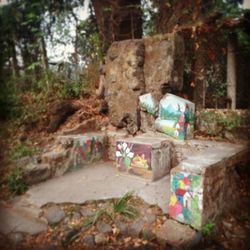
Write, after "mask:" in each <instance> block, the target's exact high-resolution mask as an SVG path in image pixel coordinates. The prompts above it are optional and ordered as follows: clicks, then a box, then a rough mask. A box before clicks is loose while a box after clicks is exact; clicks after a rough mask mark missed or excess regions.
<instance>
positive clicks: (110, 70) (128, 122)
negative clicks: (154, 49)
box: [105, 40, 144, 134]
mask: <svg viewBox="0 0 250 250" xmlns="http://www.w3.org/2000/svg"><path fill="white" fill-rule="evenodd" d="M143 64H144V42H143V40H126V41H121V42H114V43H113V44H112V45H111V46H110V48H109V50H108V52H107V56H106V66H105V69H106V72H105V73H106V85H105V100H106V101H107V103H108V108H109V119H110V122H111V123H112V124H113V125H114V126H116V127H126V128H127V129H128V131H129V132H130V133H131V134H135V133H136V131H137V130H138V129H139V122H138V121H139V117H138V111H139V108H138V98H139V96H140V95H141V94H142V93H143V91H144V75H143Z"/></svg>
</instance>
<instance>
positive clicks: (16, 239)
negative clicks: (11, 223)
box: [8, 232, 24, 244]
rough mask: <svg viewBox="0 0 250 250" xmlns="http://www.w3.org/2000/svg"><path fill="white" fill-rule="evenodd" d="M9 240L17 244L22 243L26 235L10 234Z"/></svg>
mask: <svg viewBox="0 0 250 250" xmlns="http://www.w3.org/2000/svg"><path fill="white" fill-rule="evenodd" d="M8 238H9V239H10V240H11V241H12V242H13V243H15V244H18V243H20V242H21V241H23V239H24V235H23V234H22V233H19V232H16V233H10V234H9V235H8Z"/></svg>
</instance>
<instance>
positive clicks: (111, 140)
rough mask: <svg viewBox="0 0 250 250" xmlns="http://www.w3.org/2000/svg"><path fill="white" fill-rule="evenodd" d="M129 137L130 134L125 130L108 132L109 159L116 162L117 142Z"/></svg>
mask: <svg viewBox="0 0 250 250" xmlns="http://www.w3.org/2000/svg"><path fill="white" fill-rule="evenodd" d="M128 136H129V134H128V132H127V131H125V130H117V131H109V130H108V131H107V140H108V155H107V156H108V159H109V160H112V161H115V152H116V141H117V140H123V139H125V138H127V137H128Z"/></svg>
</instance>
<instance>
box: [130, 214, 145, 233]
mask: <svg viewBox="0 0 250 250" xmlns="http://www.w3.org/2000/svg"><path fill="white" fill-rule="evenodd" d="M143 227H144V220H143V219H141V218H139V219H137V220H136V221H135V222H134V223H133V224H132V225H130V226H129V228H128V234H129V235H131V236H133V237H139V235H140V233H141V232H142V229H143Z"/></svg>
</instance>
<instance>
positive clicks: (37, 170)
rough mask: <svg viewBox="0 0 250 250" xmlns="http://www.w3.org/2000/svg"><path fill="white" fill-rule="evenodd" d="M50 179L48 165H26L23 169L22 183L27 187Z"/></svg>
mask: <svg viewBox="0 0 250 250" xmlns="http://www.w3.org/2000/svg"><path fill="white" fill-rule="evenodd" d="M50 177H51V167H50V165H49V164H32V163H31V164H28V165H27V166H26V167H25V168H24V181H25V183H27V184H28V185H33V184H35V183H39V182H42V181H45V180H47V179H49V178H50Z"/></svg>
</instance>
